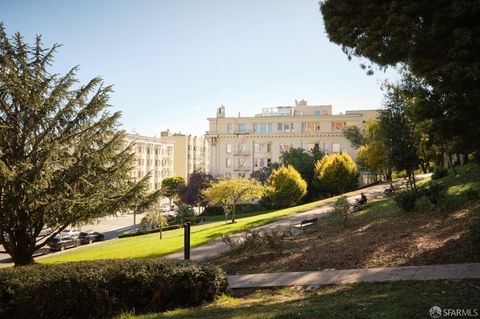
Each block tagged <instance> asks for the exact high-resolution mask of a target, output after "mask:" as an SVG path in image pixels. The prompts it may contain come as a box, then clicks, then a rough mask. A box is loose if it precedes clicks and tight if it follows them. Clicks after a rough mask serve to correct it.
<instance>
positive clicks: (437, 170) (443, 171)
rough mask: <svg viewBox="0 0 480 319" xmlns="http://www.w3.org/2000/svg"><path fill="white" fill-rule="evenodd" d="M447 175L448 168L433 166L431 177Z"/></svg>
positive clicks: (438, 177) (437, 177) (436, 177)
mask: <svg viewBox="0 0 480 319" xmlns="http://www.w3.org/2000/svg"><path fill="white" fill-rule="evenodd" d="M447 175H448V169H447V168H445V167H443V166H435V168H434V169H433V174H432V179H433V180H435V179H440V178H442V177H445V176H447Z"/></svg>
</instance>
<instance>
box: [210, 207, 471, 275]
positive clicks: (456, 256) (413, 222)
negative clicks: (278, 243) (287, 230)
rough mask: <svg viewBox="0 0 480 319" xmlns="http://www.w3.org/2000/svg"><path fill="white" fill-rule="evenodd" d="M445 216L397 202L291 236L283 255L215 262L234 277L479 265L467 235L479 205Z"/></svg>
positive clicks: (328, 219)
mask: <svg viewBox="0 0 480 319" xmlns="http://www.w3.org/2000/svg"><path fill="white" fill-rule="evenodd" d="M462 206H463V208H460V209H456V210H452V211H450V212H447V213H445V212H443V213H442V212H440V211H438V210H437V209H434V208H432V207H429V206H425V207H423V209H420V210H417V211H416V212H413V213H405V212H402V211H400V210H399V209H398V208H397V207H396V206H395V204H394V203H393V201H392V200H382V201H377V202H372V203H369V204H368V205H367V209H366V210H364V211H360V212H357V213H356V214H355V215H353V216H352V219H351V222H350V225H349V226H348V228H347V229H343V227H342V226H341V225H339V223H338V221H336V220H335V219H333V217H331V216H327V217H325V218H322V219H321V221H320V223H319V227H318V230H317V231H315V232H311V233H308V234H304V235H300V236H295V237H290V238H289V239H288V248H287V250H286V251H285V252H284V253H281V254H280V253H277V254H275V253H271V252H267V251H264V252H258V253H256V254H254V256H252V257H248V256H245V255H233V256H222V257H220V258H218V259H216V260H214V261H213V262H214V263H215V264H217V265H219V266H221V267H222V268H223V269H225V270H226V271H227V273H229V274H246V273H258V272H284V271H313V270H323V269H350V268H373V267H393V266H409V265H429V264H446V263H464V262H480V251H479V250H477V249H476V248H475V247H473V244H472V243H471V241H470V240H469V238H468V230H469V228H470V225H471V223H472V222H473V219H478V218H480V201H476V202H469V203H464V204H463V205H462Z"/></svg>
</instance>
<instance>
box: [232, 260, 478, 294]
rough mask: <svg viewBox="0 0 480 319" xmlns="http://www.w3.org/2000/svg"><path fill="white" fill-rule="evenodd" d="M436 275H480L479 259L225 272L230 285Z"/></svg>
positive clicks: (456, 277) (264, 285)
mask: <svg viewBox="0 0 480 319" xmlns="http://www.w3.org/2000/svg"><path fill="white" fill-rule="evenodd" d="M438 279H449V280H460V279H480V263H470V264H448V265H428V266H406V267H392V268H370V269H347V270H323V271H305V272H284V273H265V274H249V275H235V276H228V282H229V283H230V288H233V289H239V288H269V287H287V286H315V285H332V284H350V283H357V282H380V281H395V280H438Z"/></svg>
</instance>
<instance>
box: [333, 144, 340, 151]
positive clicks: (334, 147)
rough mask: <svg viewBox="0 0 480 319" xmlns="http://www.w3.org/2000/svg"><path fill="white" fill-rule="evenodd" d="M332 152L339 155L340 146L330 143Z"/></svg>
mask: <svg viewBox="0 0 480 319" xmlns="http://www.w3.org/2000/svg"><path fill="white" fill-rule="evenodd" d="M332 152H333V153H340V144H339V143H332Z"/></svg>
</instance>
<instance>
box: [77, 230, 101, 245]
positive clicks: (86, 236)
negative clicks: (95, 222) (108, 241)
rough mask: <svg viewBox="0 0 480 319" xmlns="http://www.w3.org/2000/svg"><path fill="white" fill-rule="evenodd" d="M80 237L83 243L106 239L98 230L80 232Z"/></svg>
mask: <svg viewBox="0 0 480 319" xmlns="http://www.w3.org/2000/svg"><path fill="white" fill-rule="evenodd" d="M78 239H79V240H80V243H81V244H91V243H93V242H94V241H102V240H104V239H105V235H103V234H101V233H98V232H96V231H91V232H80V234H78Z"/></svg>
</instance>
